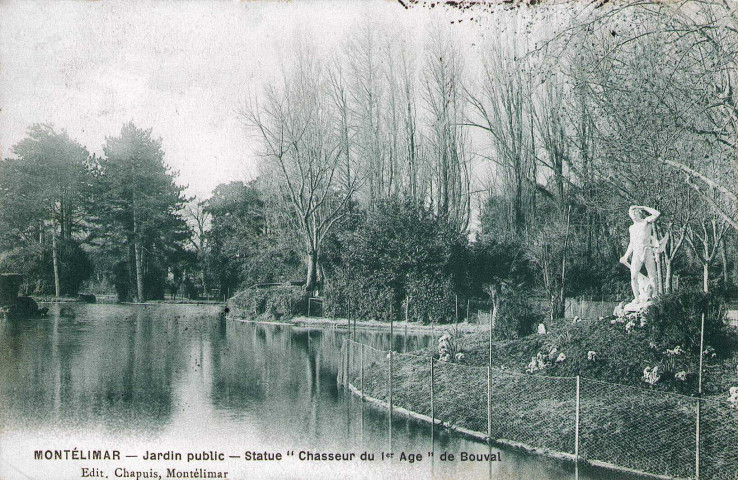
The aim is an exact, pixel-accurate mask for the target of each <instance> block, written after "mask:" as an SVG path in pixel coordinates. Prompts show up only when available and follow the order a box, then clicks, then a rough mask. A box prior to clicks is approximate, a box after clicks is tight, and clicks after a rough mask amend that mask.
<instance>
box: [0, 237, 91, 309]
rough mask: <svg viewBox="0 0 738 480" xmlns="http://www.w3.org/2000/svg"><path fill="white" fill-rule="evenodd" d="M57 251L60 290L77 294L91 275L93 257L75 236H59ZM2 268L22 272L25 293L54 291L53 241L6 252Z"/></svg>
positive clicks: (69, 294)
mask: <svg viewBox="0 0 738 480" xmlns="http://www.w3.org/2000/svg"><path fill="white" fill-rule="evenodd" d="M57 254H58V261H59V263H58V266H59V285H60V287H61V294H62V295H68V296H75V295H77V292H78V291H79V289H80V287H81V286H82V283H83V282H84V281H85V280H87V279H88V278H90V276H91V275H92V272H93V265H92V262H91V261H90V257H89V255H88V254H87V252H85V251H84V250H83V249H82V247H81V246H80V245H79V243H77V242H75V241H73V240H61V239H60V240H59V242H58V251H57ZM0 270H2V271H6V272H17V273H21V274H23V286H22V288H21V291H22V292H23V293H28V294H31V293H39V294H53V293H54V263H53V254H52V250H51V245H50V244H43V245H30V246H27V247H20V248H15V249H13V250H10V251H9V252H8V253H6V254H5V255H3V258H2V260H1V261H0Z"/></svg>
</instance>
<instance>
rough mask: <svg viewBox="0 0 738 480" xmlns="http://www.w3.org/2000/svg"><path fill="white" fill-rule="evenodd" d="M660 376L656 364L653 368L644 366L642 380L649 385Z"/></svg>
mask: <svg viewBox="0 0 738 480" xmlns="http://www.w3.org/2000/svg"><path fill="white" fill-rule="evenodd" d="M660 378H661V375H659V367H658V366H656V367H653V370H652V369H651V367H646V368H645V369H644V370H643V381H644V382H646V383H648V384H650V385H654V384H655V383H656V382H658V381H659V379H660Z"/></svg>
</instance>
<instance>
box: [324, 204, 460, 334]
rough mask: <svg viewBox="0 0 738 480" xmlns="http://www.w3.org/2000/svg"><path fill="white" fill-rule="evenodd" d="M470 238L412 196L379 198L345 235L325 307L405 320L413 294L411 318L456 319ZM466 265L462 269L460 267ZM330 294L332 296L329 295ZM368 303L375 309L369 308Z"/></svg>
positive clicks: (356, 313)
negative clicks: (457, 293)
mask: <svg viewBox="0 0 738 480" xmlns="http://www.w3.org/2000/svg"><path fill="white" fill-rule="evenodd" d="M465 244H466V240H465V239H464V238H463V237H461V236H460V235H459V234H458V233H456V231H455V230H454V228H452V227H451V226H449V224H448V223H446V222H445V221H444V219H443V218H439V217H437V216H435V215H434V214H433V213H432V212H430V211H428V210H427V209H425V208H424V207H422V206H421V205H418V204H416V203H414V202H412V201H409V200H399V199H391V200H386V201H382V202H380V203H379V204H378V205H377V207H376V208H375V209H374V210H372V211H370V212H368V213H367V216H366V219H365V221H364V222H363V223H362V224H361V225H359V226H358V227H357V228H356V230H355V231H354V232H351V233H350V234H348V235H347V236H346V238H345V239H343V253H342V256H341V263H342V266H341V268H340V269H339V273H337V274H335V276H334V277H335V278H332V279H330V282H329V283H330V285H329V286H328V288H327V289H326V297H327V304H326V311H327V312H336V311H343V309H344V308H346V306H347V305H348V304H350V305H351V310H352V315H361V313H363V312H364V311H365V310H367V313H368V317H367V318H377V319H381V320H389V319H390V318H394V319H395V320H397V319H400V318H402V315H403V313H404V312H403V301H404V300H405V299H406V298H407V297H410V308H412V309H413V315H417V317H412V319H414V320H415V319H417V320H422V321H440V322H444V321H448V320H450V319H451V318H453V317H454V308H453V299H454V293H455V289H456V286H457V285H459V284H461V283H463V282H464V278H463V273H464V272H463V268H464V265H465V261H464V259H463V257H462V255H463V252H464V251H465V249H464V246H465ZM459 267H461V268H459ZM328 292H330V295H328ZM369 305H372V306H374V307H375V308H376V309H375V310H373V311H369V309H368V308H367V307H368V306H369Z"/></svg>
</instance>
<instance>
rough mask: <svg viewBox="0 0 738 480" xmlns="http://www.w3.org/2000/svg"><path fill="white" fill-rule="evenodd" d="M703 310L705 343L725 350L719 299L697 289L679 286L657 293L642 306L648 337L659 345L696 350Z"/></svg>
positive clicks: (720, 350) (723, 327)
mask: <svg viewBox="0 0 738 480" xmlns="http://www.w3.org/2000/svg"><path fill="white" fill-rule="evenodd" d="M703 312H704V313H705V346H706V347H707V346H708V345H709V346H711V347H712V348H714V349H715V350H716V352H717V353H718V354H721V353H725V352H724V348H725V345H726V334H727V331H726V327H727V324H726V319H725V314H726V311H725V306H724V304H723V301H722V299H720V298H719V297H716V296H714V295H711V294H708V293H704V292H701V291H697V290H680V291H677V292H674V293H670V294H665V295H661V296H659V297H657V298H656V299H655V300H654V302H653V304H652V305H651V306H650V307H649V308H648V309H647V310H646V312H645V313H644V317H645V318H646V329H647V332H648V336H649V340H650V341H652V342H654V343H655V344H656V345H657V346H658V347H659V348H660V349H666V348H674V347H675V346H676V345H680V346H681V348H682V349H683V350H686V351H688V352H690V353H694V354H697V353H699V348H700V329H701V316H702V313H703Z"/></svg>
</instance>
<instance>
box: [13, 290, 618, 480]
mask: <svg viewBox="0 0 738 480" xmlns="http://www.w3.org/2000/svg"><path fill="white" fill-rule="evenodd" d="M49 306H50V308H51V310H50V313H49V316H48V317H46V318H41V319H19V320H12V321H11V320H3V321H2V324H0V478H2V479H5V480H9V479H16V478H17V479H27V478H33V479H52V478H53V479H76V478H83V477H82V474H83V473H85V472H83V468H87V469H88V470H87V471H86V473H87V474H89V475H90V476H99V477H100V478H124V477H125V478H135V476H134V474H135V473H136V472H138V473H139V476H138V478H167V474H168V473H169V472H168V469H174V470H176V471H177V472H180V473H181V472H200V474H203V473H205V474H206V473H208V472H211V473H212V472H226V471H227V472H228V477H227V478H235V479H239V478H240V479H245V478H249V479H251V478H393V479H401V478H408V479H410V478H413V479H417V478H431V477H434V478H493V479H521V480H522V479H526V480H527V479H532V478H535V479H570V478H575V472H574V467H573V465H571V464H570V463H567V462H561V461H557V460H553V459H548V458H545V457H541V456H536V455H528V454H524V453H522V452H519V451H517V450H513V449H500V448H497V447H491V448H490V447H488V446H487V445H485V444H483V443H479V442H475V441H471V440H467V439H465V438H463V437H461V436H459V435H456V434H451V433H448V432H444V431H440V432H439V431H438V430H440V429H438V428H437V429H436V430H437V431H436V432H435V437H434V441H433V442H432V441H431V432H430V427H429V426H428V425H426V424H423V423H420V422H417V421H415V420H412V419H409V418H407V417H406V416H404V415H402V414H395V416H394V419H393V424H392V432H391V435H390V428H389V422H388V418H387V412H386V410H383V409H380V408H376V407H373V406H370V405H369V404H366V403H362V402H361V400H360V399H358V398H356V397H355V396H352V395H350V394H347V393H346V392H345V391H344V390H343V389H341V388H339V387H338V386H337V384H336V375H337V372H338V369H339V366H340V359H341V358H340V357H341V355H340V348H341V344H342V342H343V340H344V338H346V335H347V333H346V331H345V329H332V328H327V329H309V328H301V327H291V326H285V325H264V324H255V323H244V322H239V321H235V320H228V319H225V318H224V317H223V316H222V314H221V311H222V307H221V306H216V305H166V304H164V305H84V304H53V305H49ZM357 340H359V341H362V342H364V343H367V344H370V345H373V346H375V347H377V348H387V347H388V346H389V342H390V338H389V334H388V333H382V332H371V331H359V332H358V335H357ZM430 342H431V338H430V337H429V336H428V335H424V334H412V333H411V334H407V335H404V334H403V332H398V333H397V335H395V337H394V338H393V339H392V343H393V346H394V348H395V349H396V350H398V351H411V350H415V349H418V348H422V347H424V346H427V345H429V343H430ZM390 443H391V444H390ZM75 448H77V449H79V451H81V452H82V454H81V455H82V456H84V455H89V451H90V450H108V451H113V450H117V451H119V452H120V456H121V459H120V460H107V461H106V460H89V459H88V460H74V459H71V456H70V459H69V460H54V459H51V460H45V459H43V460H40V459H34V452H35V451H37V450H42V451H46V450H52V451H53V450H61V451H63V450H72V449H75ZM431 451H433V452H434V454H433V456H432V457H429V456H428V453H429V452H431ZM85 452H87V453H85ZM147 452H170V454H169V455H170V456H171V457H173V458H174V459H166V460H158V461H151V460H146V459H145V457H148V456H150V455H151V454H150V453H147ZM188 452H189V453H193V454H198V458H201V457H203V456H205V457H207V456H210V457H213V456H214V457H216V458H218V457H220V455H222V456H223V460H193V461H189V462H188V461H187V458H186V456H187V453H188ZM247 452H257V453H262V454H263V453H264V452H267V453H269V454H274V455H276V454H277V453H280V454H281V455H282V459H281V460H266V461H255V460H246V459H245V457H246V456H247ZM289 452H294V454H292V455H290V454H289ZM300 452H303V453H300ZM307 452H310V453H311V454H316V453H354V454H355V456H356V459H353V460H347V461H332V460H301V459H300V458H299V457H300V456H302V457H303V458H305V457H307V456H308V453H307ZM363 452H367V453H370V454H374V458H375V459H374V461H368V460H367V461H361V460H360V456H361V453H363ZM403 452H404V453H405V454H406V455H408V454H411V453H413V454H420V455H422V459H418V457H414V458H415V461H414V462H412V463H410V462H409V459H410V458H409V457H408V458H405V459H404V460H403V459H400V455H401V454H402V453H403ZM443 452H448V453H453V454H454V455H455V456H456V460H455V461H441V460H440V455H441V453H443ZM461 452H468V453H473V454H485V453H497V454H499V455H500V458H501V461H499V462H485V461H482V462H470V461H464V462H461V461H458V458H459V455H460V454H461ZM177 453H181V454H182V459H181V460H178V459H176V454H177ZM383 453H384V454H385V457H386V455H387V454H388V453H393V454H394V455H393V458H391V459H386V460H382V459H381V456H382V454H383ZM253 457H254V455H253V454H252V458H253ZM93 473H94V474H95V475H92V474H93ZM98 474H99V475H98ZM128 474H131V476H130V477H129V476H128ZM144 474H146V475H144ZM157 475H158V477H157ZM578 476H579V478H583V479H584V478H590V479H602V478H624V477H623V475H622V474H615V473H612V472H608V471H605V470H599V469H582V468H580V469H579V472H578ZM176 478H182V477H176Z"/></svg>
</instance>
